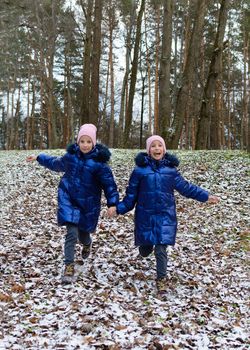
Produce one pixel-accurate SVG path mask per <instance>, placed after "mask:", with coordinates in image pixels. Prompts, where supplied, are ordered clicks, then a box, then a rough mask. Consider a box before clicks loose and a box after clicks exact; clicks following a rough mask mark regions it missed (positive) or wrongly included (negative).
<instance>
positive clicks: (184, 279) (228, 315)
mask: <svg viewBox="0 0 250 350" xmlns="http://www.w3.org/2000/svg"><path fill="white" fill-rule="evenodd" d="M37 153H38V152H37ZM49 153H50V154H54V155H61V154H63V151H61V150H60V151H51V152H49ZM135 154H136V151H128V150H113V155H112V162H111V166H112V169H113V172H114V174H115V178H116V181H117V184H118V187H119V191H120V194H121V197H122V196H123V194H124V191H125V188H126V184H127V181H128V177H129V174H130V172H131V169H132V167H133V159H134V155H135ZM27 155H28V152H25V151H1V152H0V164H1V167H0V201H1V223H0V276H1V278H0V319H1V325H0V327H1V328H0V349H17V350H18V349H38V350H40V349H69V350H71V349H83V350H84V349H86V350H92V349H93V350H95V349H110V350H120V349H121V350H123V349H134V350H136V349H138V350H139V349H150V350H154V349H199V350H201V349H202V350H203V349H220V350H224V349H225V350H229V349H241V350H243V349H249V343H248V335H249V328H248V326H249V324H247V322H248V319H249V305H247V303H248V300H249V299H248V298H249V294H248V287H249V283H248V282H249V281H248V278H247V277H248V276H247V257H249V256H248V251H249V249H248V248H249V245H248V244H249V241H248V239H249V231H248V230H249V221H248V220H249V163H250V162H249V157H248V156H247V154H246V153H244V152H239V151H235V152H228V151H199V152H197V151H196V152H191V151H178V152H176V155H177V156H178V157H179V159H180V161H181V164H180V170H181V172H182V174H183V175H184V177H185V178H186V179H188V180H189V181H191V182H194V183H196V184H198V185H200V186H202V187H203V188H206V189H208V190H209V191H211V192H212V193H214V194H216V195H218V196H219V197H220V198H221V201H220V203H219V204H218V205H208V204H202V203H198V202H195V201H192V200H188V199H185V198H183V197H181V196H180V195H178V194H177V208H178V220H179V230H178V236H177V244H176V246H175V247H174V248H173V247H170V248H169V266H168V270H169V282H168V283H169V292H168V294H167V297H166V300H160V299H159V298H158V297H157V294H156V289H155V261H154V256H153V255H152V256H150V257H149V258H146V259H142V258H140V257H138V252H137V249H136V248H134V245H133V213H129V214H127V215H125V216H121V217H118V218H114V219H112V220H110V219H108V218H107V217H106V216H105V200H104V199H103V211H102V214H101V217H100V221H99V225H98V229H97V232H96V234H95V235H94V236H93V252H92V254H91V257H90V258H89V259H88V260H87V262H85V263H84V264H82V263H81V261H80V260H79V259H80V250H79V248H78V251H77V260H78V261H77V275H78V278H77V281H76V283H75V284H73V285H70V286H62V285H61V284H60V276H61V272H62V268H63V254H62V247H63V241H64V233H65V231H64V228H59V227H58V226H57V224H56V206H57V185H58V181H59V179H60V175H59V174H56V173H52V172H51V171H49V170H46V169H44V168H42V167H41V166H39V165H38V164H37V163H32V164H31V163H27V162H25V158H26V156H27Z"/></svg>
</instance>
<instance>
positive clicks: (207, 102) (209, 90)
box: [196, 0, 229, 149]
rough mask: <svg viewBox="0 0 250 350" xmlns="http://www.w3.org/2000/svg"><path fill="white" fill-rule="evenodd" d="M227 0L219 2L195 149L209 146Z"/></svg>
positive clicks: (223, 45)
mask: <svg viewBox="0 0 250 350" xmlns="http://www.w3.org/2000/svg"><path fill="white" fill-rule="evenodd" d="M228 5H229V0H221V3H220V13H219V20H218V27H217V32H216V38H215V43H214V50H213V53H212V57H211V62H210V67H209V73H208V78H207V82H206V85H205V88H204V93H203V99H202V104H201V110H200V116H199V120H198V127H197V137H196V149H206V148H207V147H208V144H209V129H210V128H209V119H210V118H211V117H212V115H211V113H210V109H211V103H212V97H213V93H214V91H215V87H216V85H215V84H216V81H217V79H218V77H219V76H220V74H221V72H220V70H219V67H220V64H219V63H220V60H221V55H222V52H223V49H224V47H225V44H224V43H223V38H224V34H225V28H226V22H227V13H228ZM215 117H216V116H215Z"/></svg>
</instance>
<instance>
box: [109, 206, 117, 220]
mask: <svg viewBox="0 0 250 350" xmlns="http://www.w3.org/2000/svg"><path fill="white" fill-rule="evenodd" d="M115 215H117V214H116V207H110V208H108V217H109V218H113V217H114V216H115Z"/></svg>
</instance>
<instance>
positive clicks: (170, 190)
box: [108, 135, 219, 294]
mask: <svg viewBox="0 0 250 350" xmlns="http://www.w3.org/2000/svg"><path fill="white" fill-rule="evenodd" d="M146 149H147V153H143V152H141V153H139V154H138V155H137V156H136V158H135V163H136V165H137V166H136V167H135V169H134V170H133V172H132V174H131V176H130V180H129V185H128V187H127V190H126V196H125V198H124V199H123V201H122V202H120V203H119V204H118V205H117V206H116V208H114V207H113V208H109V209H108V214H109V216H110V217H111V216H113V215H114V214H115V211H116V213H117V214H125V213H126V212H128V211H130V210H132V209H133V208H134V206H136V210H135V245H136V246H138V247H139V253H140V255H141V256H143V257H146V256H148V255H149V254H151V253H152V252H153V251H154V254H155V258H156V271H157V279H156V286H157V289H158V292H159V294H164V293H165V292H166V275H167V251H166V248H167V246H168V245H174V244H175V239H176V229H177V219H176V206H175V197H174V190H177V191H178V192H179V193H180V194H182V195H183V196H185V197H187V198H192V199H195V200H197V201H200V202H210V203H217V202H218V200H219V199H218V198H217V197H216V196H211V195H209V194H208V192H207V191H205V190H203V189H202V188H200V187H198V186H196V185H193V184H191V183H189V182H187V181H186V180H185V179H184V178H183V177H182V176H181V175H180V173H179V172H178V171H177V169H176V167H177V166H178V165H179V161H178V159H177V158H176V157H175V156H173V155H170V154H169V153H167V152H166V145H165V142H164V140H163V138H162V137H160V136H158V135H153V136H151V137H149V138H148V139H147V141H146Z"/></svg>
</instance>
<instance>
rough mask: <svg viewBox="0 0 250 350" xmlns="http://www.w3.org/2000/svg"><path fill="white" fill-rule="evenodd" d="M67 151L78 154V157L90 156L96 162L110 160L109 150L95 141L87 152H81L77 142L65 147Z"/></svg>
mask: <svg viewBox="0 0 250 350" xmlns="http://www.w3.org/2000/svg"><path fill="white" fill-rule="evenodd" d="M67 152H68V153H70V154H78V156H79V157H83V158H92V159H94V160H95V161H96V162H101V163H107V162H108V161H109V160H110V157H111V152H110V150H109V149H108V147H106V146H104V145H102V144H101V143H97V144H96V145H95V147H94V148H93V149H92V150H91V151H90V152H89V153H86V154H84V153H82V152H81V151H80V147H79V146H78V144H77V143H73V144H70V145H69V146H68V147H67Z"/></svg>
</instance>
